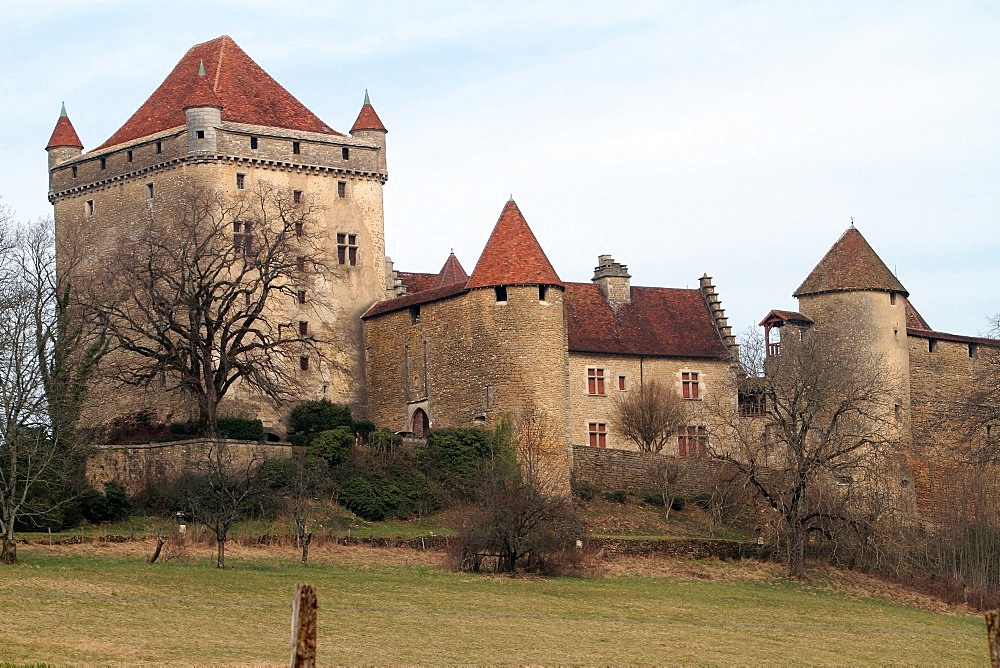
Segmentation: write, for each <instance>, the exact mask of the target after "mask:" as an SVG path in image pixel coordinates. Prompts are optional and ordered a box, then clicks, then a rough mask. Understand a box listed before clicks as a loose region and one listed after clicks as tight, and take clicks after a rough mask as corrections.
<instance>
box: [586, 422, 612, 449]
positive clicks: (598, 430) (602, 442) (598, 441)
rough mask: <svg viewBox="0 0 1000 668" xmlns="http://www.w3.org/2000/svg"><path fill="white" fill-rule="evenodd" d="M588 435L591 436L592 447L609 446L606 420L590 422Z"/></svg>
mask: <svg viewBox="0 0 1000 668" xmlns="http://www.w3.org/2000/svg"><path fill="white" fill-rule="evenodd" d="M587 435H588V436H589V437H590V447H592V448H606V447H608V425H607V424H606V423H604V422H588V423H587Z"/></svg>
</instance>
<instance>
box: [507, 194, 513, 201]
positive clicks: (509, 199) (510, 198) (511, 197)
mask: <svg viewBox="0 0 1000 668" xmlns="http://www.w3.org/2000/svg"><path fill="white" fill-rule="evenodd" d="M507 201H508V202H513V201H514V193H511V194H510V197H508V198H507Z"/></svg>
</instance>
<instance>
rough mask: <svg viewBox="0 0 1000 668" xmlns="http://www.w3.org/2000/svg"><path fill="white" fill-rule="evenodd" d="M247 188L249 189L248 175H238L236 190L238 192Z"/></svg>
mask: <svg viewBox="0 0 1000 668" xmlns="http://www.w3.org/2000/svg"><path fill="white" fill-rule="evenodd" d="M246 187H247V175H246V174H237V175H236V189H237V190H243V189H244V188H246Z"/></svg>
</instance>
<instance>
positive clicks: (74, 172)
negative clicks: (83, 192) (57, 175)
mask: <svg viewBox="0 0 1000 668" xmlns="http://www.w3.org/2000/svg"><path fill="white" fill-rule="evenodd" d="M73 178H74V179H75V178H76V165H73Z"/></svg>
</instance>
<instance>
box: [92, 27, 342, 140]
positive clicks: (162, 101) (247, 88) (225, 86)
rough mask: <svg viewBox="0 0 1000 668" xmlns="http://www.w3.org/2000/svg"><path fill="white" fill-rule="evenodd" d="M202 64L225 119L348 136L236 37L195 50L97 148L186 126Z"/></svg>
mask: <svg viewBox="0 0 1000 668" xmlns="http://www.w3.org/2000/svg"><path fill="white" fill-rule="evenodd" d="M200 61H204V62H205V70H206V72H207V73H208V79H209V80H210V81H211V83H212V89H213V91H214V92H215V94H216V95H217V96H218V100H219V103H220V104H221V106H222V120H224V121H233V122H236V123H246V124H248V125H261V126H265V127H274V128H285V129H289V130H302V131H305V132H319V133H322V134H329V135H338V136H343V135H341V133H339V132H335V131H334V130H331V129H330V128H329V127H328V126H327V124H326V123H324V122H323V121H322V120H320V118H319V117H318V116H316V115H315V114H314V113H312V112H311V111H309V110H308V109H306V107H305V105H303V104H302V103H301V102H299V101H298V100H296V99H295V97H293V96H292V94H291V93H289V92H288V91H287V90H285V89H284V88H283V87H282V86H281V84H279V83H278V82H277V81H275V80H274V79H272V78H271V76H270V75H269V74H268V73H267V72H265V71H264V70H263V69H261V67H260V65H258V64H257V63H255V62H254V61H253V59H251V58H250V56H248V55H247V54H246V53H245V52H244V51H243V49H241V48H240V47H239V46H238V45H237V44H236V42H234V41H233V40H232V38H231V37H229V36H228V35H223V36H222V37H217V38H216V39H213V40H212V41H210V42H205V43H203V44H197V45H195V46H193V47H191V48H190V49H189V50H188V52H187V53H186V54H184V57H183V58H181V60H180V62H178V63H177V65H176V66H174V69H173V70H171V72H170V74H168V75H167V78H166V79H164V81H163V83H161V84H160V85H159V87H158V88H157V89H156V90H155V91H153V94H152V95H150V96H149V99H148V100H146V101H145V102H144V103H143V104H142V106H141V107H139V109H138V110H137V111H136V112H135V113H134V114H132V117H131V118H129V119H128V120H127V121H125V125H123V126H122V127H121V128H119V130H118V131H117V132H115V133H114V134H113V135H111V137H110V138H109V139H108V140H107V141H106V142H104V143H103V144H101V145H100V146H98V147H97V148H98V149H101V148H106V147H108V146H114V145H116V144H121V143H124V142H127V141H132V140H134V139H139V138H141V137H146V136H148V135H151V134H155V133H157V132H162V131H164V130H168V129H170V128H175V127H179V126H183V125H184V123H185V120H184V106H183V105H184V102H185V97H186V95H187V93H188V91H189V88H190V87H191V82H192V80H193V79H194V78H195V77H196V76H197V74H198V64H199V62H200Z"/></svg>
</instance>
